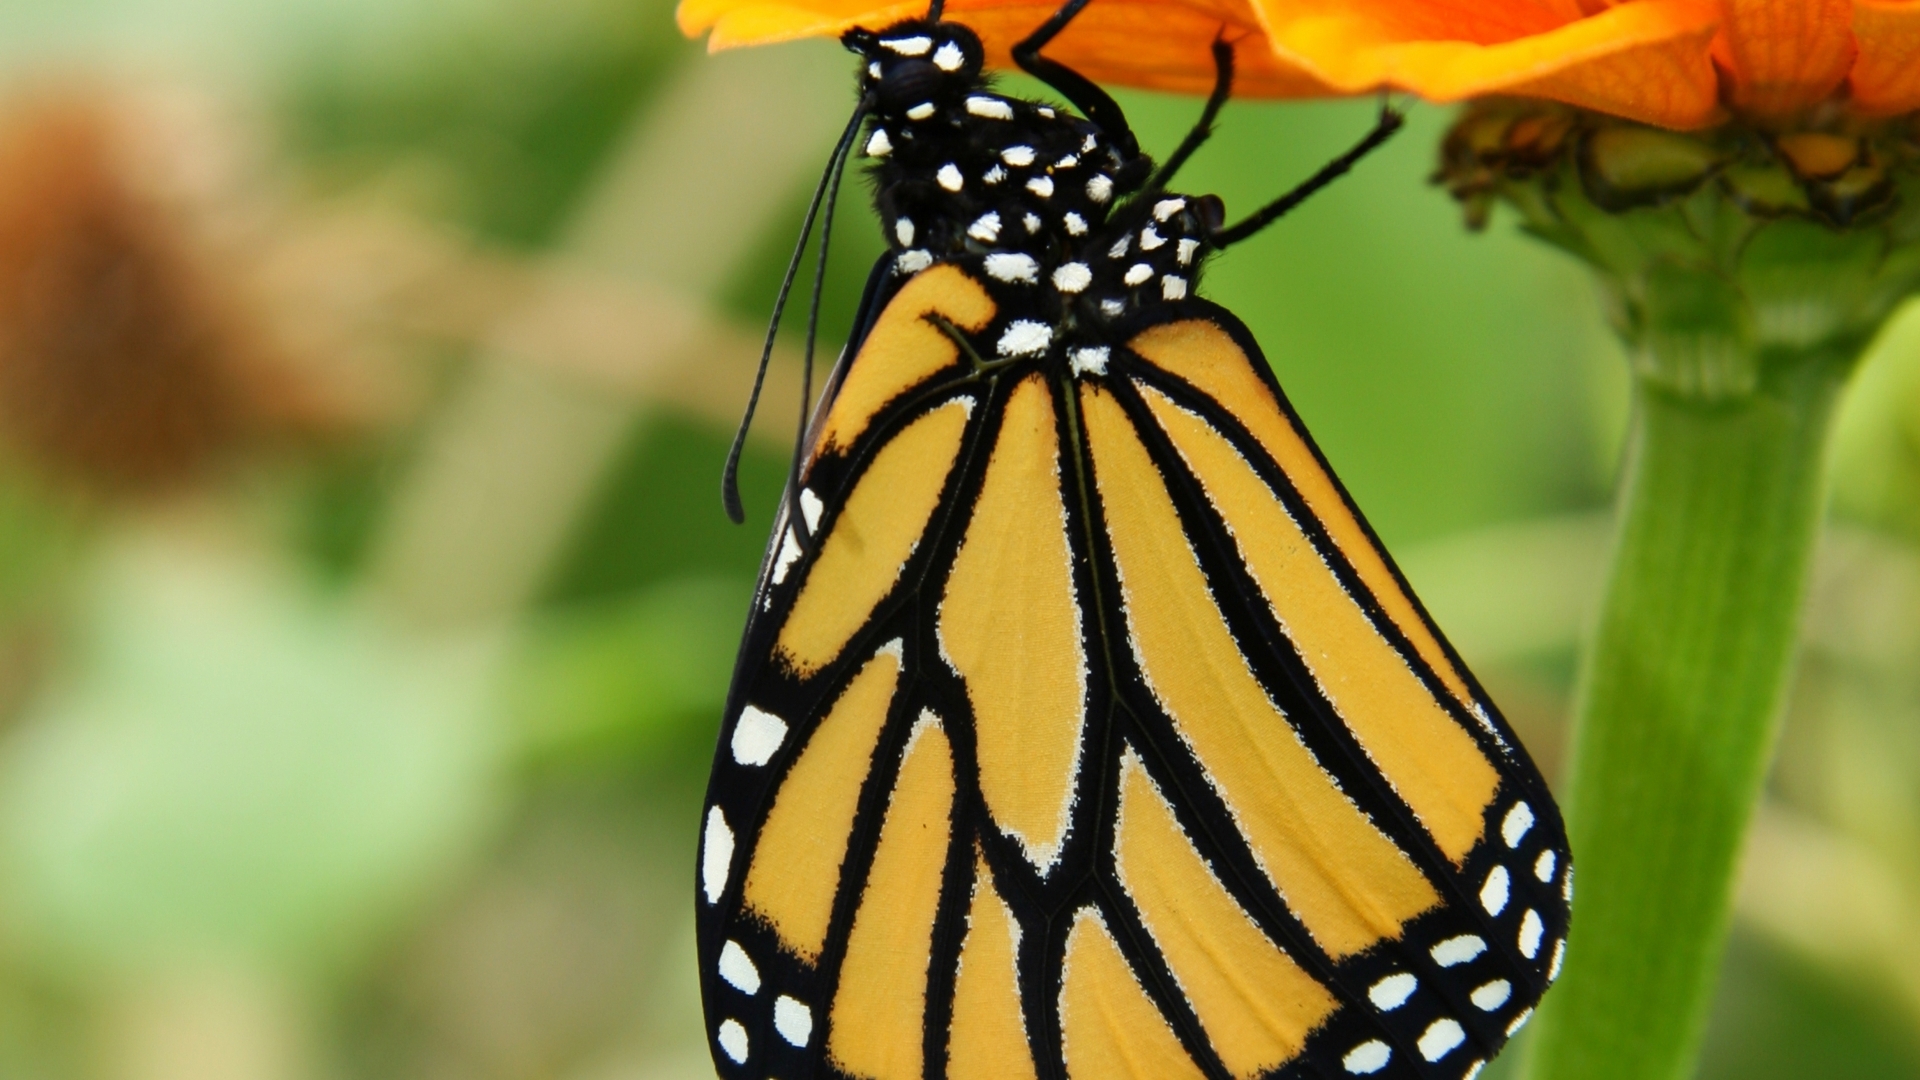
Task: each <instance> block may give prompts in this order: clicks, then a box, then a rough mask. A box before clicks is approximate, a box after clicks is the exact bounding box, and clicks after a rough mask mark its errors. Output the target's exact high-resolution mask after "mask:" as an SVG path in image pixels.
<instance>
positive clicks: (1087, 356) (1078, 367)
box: [1067, 345, 1112, 375]
mask: <svg viewBox="0 0 1920 1080" xmlns="http://www.w3.org/2000/svg"><path fill="white" fill-rule="evenodd" d="M1111 355H1112V354H1111V353H1109V352H1108V351H1107V347H1106V346H1105V345H1083V346H1081V347H1080V348H1078V349H1075V350H1073V352H1071V353H1069V354H1068V355H1067V367H1068V368H1070V369H1071V370H1072V371H1073V373H1074V374H1075V375H1105V374H1106V373H1107V360H1108V359H1109V358H1110V357H1111Z"/></svg>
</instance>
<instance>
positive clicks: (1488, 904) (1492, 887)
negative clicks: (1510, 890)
mask: <svg viewBox="0 0 1920 1080" xmlns="http://www.w3.org/2000/svg"><path fill="white" fill-rule="evenodd" d="M1507 885H1508V880H1507V868H1506V867H1504V866H1496V867H1494V868H1493V869H1492V870H1489V871H1488V872H1487V883H1486V884H1484V885H1482V886H1480V906H1481V907H1483V908H1486V909H1487V914H1489V915H1498V914H1500V913H1501V912H1503V911H1505V910H1507Z"/></svg>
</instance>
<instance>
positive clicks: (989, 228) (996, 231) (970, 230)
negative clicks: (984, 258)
mask: <svg viewBox="0 0 1920 1080" xmlns="http://www.w3.org/2000/svg"><path fill="white" fill-rule="evenodd" d="M967 235H968V236H971V237H973V238H974V239H975V240H978V241H980V242H981V243H983V244H991V243H993V242H994V241H995V240H998V239H1000V214H999V213H998V212H997V211H994V210H989V211H987V212H986V213H984V214H981V215H980V216H979V217H977V218H974V219H973V224H971V225H969V226H967Z"/></svg>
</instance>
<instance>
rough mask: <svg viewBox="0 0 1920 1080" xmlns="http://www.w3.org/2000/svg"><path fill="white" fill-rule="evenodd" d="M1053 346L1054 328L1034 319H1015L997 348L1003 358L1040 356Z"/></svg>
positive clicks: (1001, 337) (1002, 336)
mask: <svg viewBox="0 0 1920 1080" xmlns="http://www.w3.org/2000/svg"><path fill="white" fill-rule="evenodd" d="M1051 344H1053V328H1052V327H1050V326H1048V325H1047V324H1046V323H1043V322H1034V321H1033V320H1032V319H1015V320H1014V321H1013V322H1011V323H1009V324H1008V325H1007V329H1006V332H1005V333H1003V334H1001V335H1000V343H999V344H998V345H996V346H995V348H996V349H997V350H999V353H1000V355H1001V356H1038V355H1040V354H1041V353H1043V352H1046V351H1047V346H1049V345H1051Z"/></svg>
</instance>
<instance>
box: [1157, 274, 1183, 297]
mask: <svg viewBox="0 0 1920 1080" xmlns="http://www.w3.org/2000/svg"><path fill="white" fill-rule="evenodd" d="M1186 298H1187V279H1186V278H1183V277H1180V276H1179V275H1177V274H1168V275H1167V276H1166V277H1163V278H1161V279H1160V299H1162V300H1185V299H1186Z"/></svg>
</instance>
